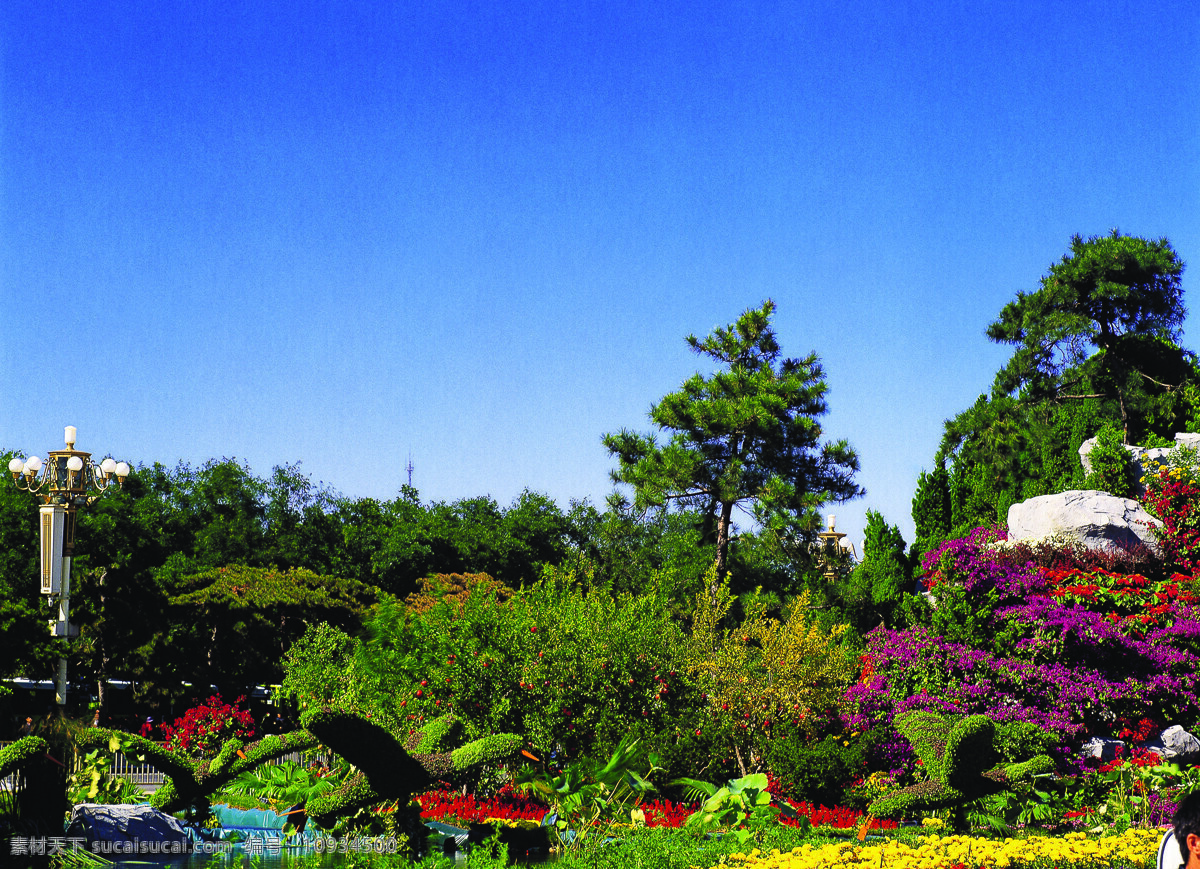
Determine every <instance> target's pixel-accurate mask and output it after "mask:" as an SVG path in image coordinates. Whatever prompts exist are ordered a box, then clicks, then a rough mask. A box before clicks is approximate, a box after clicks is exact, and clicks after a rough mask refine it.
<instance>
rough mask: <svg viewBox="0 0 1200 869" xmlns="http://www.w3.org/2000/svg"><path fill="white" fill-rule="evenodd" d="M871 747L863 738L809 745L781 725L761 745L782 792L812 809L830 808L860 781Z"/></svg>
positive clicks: (800, 734)
mask: <svg viewBox="0 0 1200 869" xmlns="http://www.w3.org/2000/svg"><path fill="white" fill-rule="evenodd" d="M872 745H873V740H872V737H870V736H867V735H865V734H830V735H828V736H826V737H824V738H823V739H819V740H817V741H815V742H809V741H808V740H807V738H806V736H805V734H804V732H803V731H802V730H801V729H800V728H796V727H793V726H791V725H790V724H787V725H782V726H781V727H780V728H779V732H778V733H777V734H775V738H774V739H772V740H770V741H769V742H767V743H765V744H764V747H763V751H764V760H765V761H766V763H767V766H768V767H769V768H770V769H771V771H772V772H773V773H774V774H775V776H776V778H778V779H779V781H780V782H781V783H782V784H783V787H784V789H785V790H786V791H787V792H788V793H790V794H792V795H794V796H795V797H797V798H798V799H802V800H806V801H808V802H810V803H812V804H813V805H820V806H826V807H830V808H831V807H833V806H838V805H842V804H843V803H844V802H845V801H846V790H847V788H849V787H850V786H851V785H852V784H853V783H854V782H855V781H856V780H858V779H861V778H862V777H863V774H864V772H865V770H866V766H867V756H868V754H869V753H870V751H871V749H872Z"/></svg>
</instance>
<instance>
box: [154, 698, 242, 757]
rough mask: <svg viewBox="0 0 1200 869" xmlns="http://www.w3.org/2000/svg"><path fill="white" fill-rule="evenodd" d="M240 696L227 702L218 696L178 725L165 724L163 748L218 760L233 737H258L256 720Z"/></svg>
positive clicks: (188, 714)
mask: <svg viewBox="0 0 1200 869" xmlns="http://www.w3.org/2000/svg"><path fill="white" fill-rule="evenodd" d="M245 699H246V698H245V697H244V696H242V697H238V698H237V699H236V700H234V701H233V704H232V705H231V704H229V703H226V702H225V701H224V700H222V699H221V695H220V694H214V695H212V696H211V697H209V698H208V699H207V700H205V701H204V702H203V703H202V704H200V705H199V706H195V707H193V708H191V709H189V710H188V711H187V712H185V713H184V714H183V717H182V718H176V719H175V724H174V725H173V726H172V725H170V724H166V723H164V724H163V726H162V730H163V746H165V747H166V748H171V749H178V750H182V751H185V752H187V753H189V754H193V755H198V756H201V757H215V756H216V754H217V752H218V751H219V750H220V748H221V745H222V744H223V743H224V742H225V741H226V740H228V739H230V738H231V737H234V736H236V737H238V738H239V739H249V738H251V737H252V736H254V733H255V730H254V719H253V718H252V717H251V715H250V712H249V711H248V710H245V709H241V708H240V704H241V703H242V702H243V701H244V700H245Z"/></svg>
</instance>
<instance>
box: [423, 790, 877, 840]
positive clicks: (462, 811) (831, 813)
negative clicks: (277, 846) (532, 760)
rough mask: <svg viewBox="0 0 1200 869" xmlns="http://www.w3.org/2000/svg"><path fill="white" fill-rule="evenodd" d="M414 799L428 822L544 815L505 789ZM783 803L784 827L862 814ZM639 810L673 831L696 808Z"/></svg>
mask: <svg viewBox="0 0 1200 869" xmlns="http://www.w3.org/2000/svg"><path fill="white" fill-rule="evenodd" d="M784 799H787V798H784ZM416 800H417V802H418V803H420V805H421V817H422V818H424V819H425V820H428V821H443V822H458V823H463V824H479V823H483V822H485V821H541V820H542V818H543V817H544V816H545V814H546V807H545V806H544V805H542V804H541V803H538V802H535V801H534V800H531V799H528V798H526V797H523V796H521V795H520V794H517V793H514V792H512V791H511V790H508V789H504V790H501V791H500V792H499V793H498V794H497V795H496V796H494V797H490V798H483V799H480V798H477V797H476V796H475V795H474V794H466V795H463V794H460V793H457V792H455V791H444V790H440V791H428V792H426V793H423V794H421V795H420V796H418V797H417V798H416ZM787 803H788V805H790V806H791V807H792V809H793V810H794V811H795V812H796V815H797V817H796V818H788V817H782V816H781V817H780V822H781V823H783V824H785V825H787V826H796V825H797V824H798V823H799V822H800V819H801V818H807V819H808V821H809V823H811V824H812V825H813V826H814V827H832V828H834V829H840V830H848V829H853V828H856V827H858V826H860V825H861V824H862V822H863V813H862V812H860V811H857V810H855V809H848V808H845V807H836V806H835V807H834V808H832V809H829V808H826V807H825V806H814V805H812V804H811V803H803V802H801V803H797V802H793V801H792V800H790V799H787ZM640 808H641V811H642V813H643V814H644V816H645V819H646V826H647V827H666V828H670V829H676V828H678V827H682V826H683V824H684V822H685V821H687V819H688V816H689V815H691V814H692V812H694V811H695V810H696V805H695V804H691V803H673V802H671V801H670V800H648V801H646V802H644V803H642V804H641V807H640ZM895 828H896V822H895V821H887V820H879V819H877V818H872V819H871V822H870V827H869V829H871V830H892V829H895Z"/></svg>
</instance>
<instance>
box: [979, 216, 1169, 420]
mask: <svg viewBox="0 0 1200 869" xmlns="http://www.w3.org/2000/svg"><path fill="white" fill-rule="evenodd" d="M1182 274H1183V262H1182V261H1181V260H1180V259H1179V257H1178V255H1177V254H1176V253H1175V250H1174V249H1173V248H1172V247H1171V243H1170V242H1169V241H1167V240H1166V239H1165V238H1163V239H1159V240H1158V241H1151V240H1149V239H1145V238H1137V237H1134V236H1127V235H1121V234H1120V233H1119V232H1117V231H1116V230H1113V232H1112V234H1111V235H1108V236H1095V237H1093V238H1089V239H1087V240H1086V241H1085V240H1084V239H1083V238H1082V237H1080V236H1078V235H1076V236H1075V237H1073V238H1072V239H1071V251H1070V253H1069V254H1067V255H1065V256H1064V257H1063V258H1062V260H1061V261H1060V262H1058V263H1055V264H1054V265H1052V266H1051V267H1050V271H1049V272H1048V273H1047V274H1046V275H1045V276H1044V277H1043V278H1042V280H1041V287H1040V289H1038V290H1037V291H1035V292H1032V293H1018V294H1017V298H1016V300H1015V301H1013V302H1010V303H1009V304H1008V305H1006V306H1005V307H1004V309H1003V310H1002V311H1001V312H1000V316H999V318H998V319H997V320H996V321H995V322H994V323H992V324H991V325H990V326H988V329H987V335H988V337H989V338H990V339H991V340H993V341H996V342H998V343H1002V344H1012V345H1014V346H1015V347H1016V350H1015V352H1014V353H1013V356H1012V358H1011V359H1010V360H1009V361H1008V364H1006V365H1005V366H1004V368H1002V369H1001V370H1000V372H999V373H998V374H997V375H996V382H995V386H994V392H995V393H996V394H998V395H1010V394H1016V393H1023V394H1024V395H1025V396H1027V397H1028V398H1031V399H1035V400H1036V399H1041V398H1053V399H1055V400H1058V401H1063V400H1068V399H1075V400H1084V399H1088V398H1101V397H1102V398H1110V399H1115V400H1116V402H1117V404H1118V406H1119V408H1120V417H1121V423H1122V428H1123V432H1124V436H1125V439H1126V442H1127V443H1128V439H1129V435H1130V425H1131V410H1132V409H1131V407H1130V406H1129V405H1130V399H1131V396H1132V395H1133V394H1135V393H1138V392H1145V391H1146V389H1147V387H1158V388H1159V389H1165V390H1167V391H1170V390H1173V389H1174V388H1175V387H1177V386H1178V385H1179V384H1180V379H1181V377H1182V376H1184V375H1185V373H1186V368H1187V367H1188V366H1187V365H1186V364H1185V361H1186V360H1185V358H1184V354H1183V353H1182V351H1180V350H1179V348H1178V347H1176V346H1175V344H1174V342H1175V341H1177V340H1178V338H1179V329H1180V326H1181V324H1182V323H1183V317H1184V314H1185V313H1186V310H1185V308H1184V305H1183V286H1182V283H1181V280H1180V276H1181V275H1182ZM1163 378H1171V379H1170V380H1168V381H1167V382H1163Z"/></svg>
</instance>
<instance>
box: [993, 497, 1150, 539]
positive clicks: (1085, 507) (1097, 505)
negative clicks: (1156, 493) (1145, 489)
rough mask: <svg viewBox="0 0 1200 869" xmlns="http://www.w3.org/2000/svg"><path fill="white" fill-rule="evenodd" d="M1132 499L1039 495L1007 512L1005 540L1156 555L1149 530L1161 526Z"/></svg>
mask: <svg viewBox="0 0 1200 869" xmlns="http://www.w3.org/2000/svg"><path fill="white" fill-rule="evenodd" d="M1161 524H1162V523H1160V522H1159V521H1158V520H1157V519H1155V518H1154V517H1153V516H1151V515H1150V514H1149V513H1147V512H1146V511H1145V510H1144V509H1142V506H1141V505H1140V504H1139V503H1138V502H1137V501H1134V500H1133V499H1132V498H1118V497H1116V496H1115V495H1110V494H1108V493H1107V492H1095V491H1091V490H1086V489H1072V490H1071V491H1069V492H1060V493H1058V494H1057V495H1039V496H1038V497H1037V498H1030V499H1029V500H1028V501H1022V502H1020V503H1019V504H1013V505H1012V506H1011V507H1009V508H1008V539H1009V540H1010V541H1018V540H1019V541H1024V542H1030V543H1032V542H1036V541H1039V540H1045V539H1046V538H1054V539H1056V540H1065V541H1073V542H1078V543H1082V544H1083V545H1084V546H1086V547H1088V548H1089V549H1114V548H1115V549H1129V548H1130V547H1132V546H1135V545H1136V544H1142V545H1145V546H1146V547H1148V548H1149V549H1150V550H1151V551H1154V552H1157V551H1158V541H1156V540H1155V539H1154V533H1153V531H1152V530H1151V529H1152V528H1153V527H1156V526H1158V525H1161Z"/></svg>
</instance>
